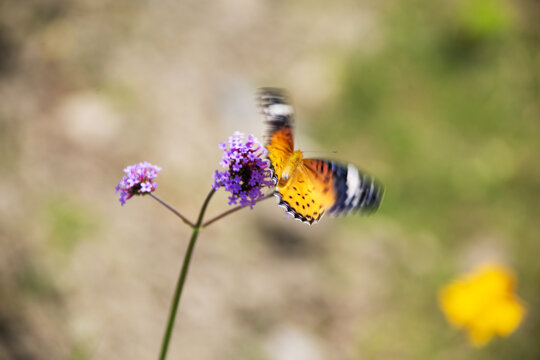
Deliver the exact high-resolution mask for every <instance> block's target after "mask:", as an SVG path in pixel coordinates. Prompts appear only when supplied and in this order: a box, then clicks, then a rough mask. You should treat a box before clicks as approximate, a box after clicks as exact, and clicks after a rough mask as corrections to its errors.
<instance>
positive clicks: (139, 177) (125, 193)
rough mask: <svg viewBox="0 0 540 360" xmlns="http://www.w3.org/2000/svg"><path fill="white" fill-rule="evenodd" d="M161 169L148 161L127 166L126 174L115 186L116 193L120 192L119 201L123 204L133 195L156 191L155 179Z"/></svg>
mask: <svg viewBox="0 0 540 360" xmlns="http://www.w3.org/2000/svg"><path fill="white" fill-rule="evenodd" d="M159 171H161V168H160V167H159V166H155V165H152V164H150V163H149V162H146V161H144V162H141V163H138V164H135V165H129V166H128V167H126V168H125V169H124V173H126V175H124V177H123V178H122V180H120V183H118V185H116V188H115V189H116V193H117V194H118V193H120V199H119V201H120V203H121V204H122V206H124V204H125V203H126V201H128V200H129V199H130V198H131V197H132V196H133V195H144V194H148V193H151V192H153V191H155V190H156V188H157V183H156V182H154V181H153V180H154V179H155V178H156V177H157V173H158V172H159Z"/></svg>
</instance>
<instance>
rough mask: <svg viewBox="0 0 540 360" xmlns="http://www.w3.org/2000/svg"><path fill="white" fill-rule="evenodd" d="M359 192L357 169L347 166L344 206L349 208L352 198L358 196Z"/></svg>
mask: <svg viewBox="0 0 540 360" xmlns="http://www.w3.org/2000/svg"><path fill="white" fill-rule="evenodd" d="M359 190H360V176H359V175H358V169H357V168H356V167H355V166H353V165H351V164H349V165H348V166H347V199H346V200H345V206H349V205H350V203H351V201H352V200H353V198H354V197H355V196H356V195H358V191H359Z"/></svg>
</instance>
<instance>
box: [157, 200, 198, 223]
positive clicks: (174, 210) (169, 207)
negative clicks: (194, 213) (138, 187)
mask: <svg viewBox="0 0 540 360" xmlns="http://www.w3.org/2000/svg"><path fill="white" fill-rule="evenodd" d="M148 195H150V196H151V197H153V198H154V199H155V200H156V201H157V202H159V203H160V204H161V205H163V206H165V207H166V208H167V209H169V210H170V211H172V212H173V214H174V215H176V216H178V217H179V218H180V219H181V220H182V221H183V222H184V223H186V224H188V225H189V226H190V227H191V228H194V227H195V224H193V222H191V221H189V220H188V219H187V218H186V217H185V216H184V215H182V214H180V213H179V212H178V210H176V209H175V208H173V207H172V206H171V205H169V204H167V203H166V202H165V201H163V200H161V199H160V198H158V197H157V196H156V195H154V194H153V193H149V194H148Z"/></svg>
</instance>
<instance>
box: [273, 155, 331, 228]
mask: <svg viewBox="0 0 540 360" xmlns="http://www.w3.org/2000/svg"><path fill="white" fill-rule="evenodd" d="M310 162H311V160H303V162H302V163H301V164H300V165H299V166H298V167H297V168H296V169H295V171H294V172H293V175H292V176H291V178H290V179H289V181H287V182H286V183H285V184H284V185H281V184H278V187H277V193H278V197H279V199H280V201H279V205H280V206H282V207H283V208H285V210H286V211H287V212H288V213H290V214H291V215H293V216H294V217H295V218H296V219H298V220H300V221H302V222H306V223H308V224H313V223H314V222H317V221H319V219H320V218H321V217H322V216H323V214H324V212H325V211H326V210H327V209H329V208H330V207H331V206H332V205H333V204H334V203H335V200H336V193H335V191H334V187H333V186H332V173H331V172H321V171H317V170H315V168H312V167H311V164H310ZM325 166H326V168H329V167H328V166H327V165H325Z"/></svg>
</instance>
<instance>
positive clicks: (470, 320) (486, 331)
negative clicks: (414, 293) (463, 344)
mask: <svg viewBox="0 0 540 360" xmlns="http://www.w3.org/2000/svg"><path fill="white" fill-rule="evenodd" d="M515 286H516V279H515V276H514V274H513V272H512V270H510V269H508V268H507V267H505V266H502V265H497V264H485V265H481V266H479V267H477V268H476V269H475V270H474V271H473V272H471V273H469V274H465V275H462V276H460V277H459V278H457V279H455V280H454V281H452V282H451V283H450V284H448V285H447V286H445V287H444V288H443V289H441V291H440V292H439V307H440V308H441V310H442V312H443V313H444V315H445V316H446V319H447V320H448V322H450V324H452V325H453V326H454V327H456V328H458V329H464V330H465V331H467V333H468V336H469V341H470V342H471V344H472V345H473V346H476V347H480V346H483V345H485V344H486V343H487V342H488V341H489V340H491V338H492V337H493V336H494V335H499V336H502V337H506V336H508V335H510V334H511V333H512V332H514V330H516V328H517V327H518V325H519V324H520V323H521V321H522V319H523V316H524V314H525V304H524V302H523V301H522V300H521V299H520V298H519V297H518V296H517V295H516V294H515V293H514V290H515Z"/></svg>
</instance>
